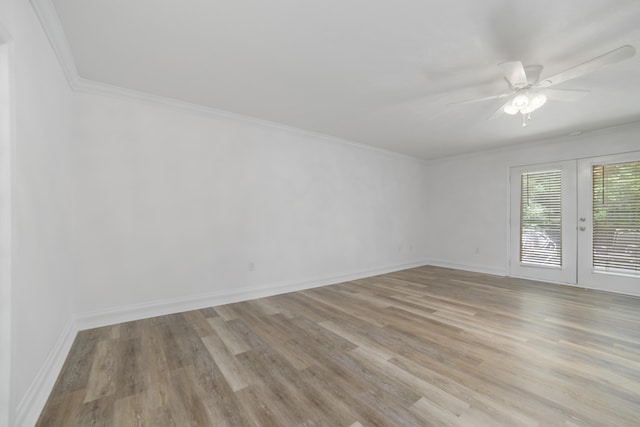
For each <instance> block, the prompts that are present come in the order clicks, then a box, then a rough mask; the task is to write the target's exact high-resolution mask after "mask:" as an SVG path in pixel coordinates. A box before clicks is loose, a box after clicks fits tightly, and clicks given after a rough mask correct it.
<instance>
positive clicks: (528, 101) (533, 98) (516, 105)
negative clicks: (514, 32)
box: [455, 45, 636, 126]
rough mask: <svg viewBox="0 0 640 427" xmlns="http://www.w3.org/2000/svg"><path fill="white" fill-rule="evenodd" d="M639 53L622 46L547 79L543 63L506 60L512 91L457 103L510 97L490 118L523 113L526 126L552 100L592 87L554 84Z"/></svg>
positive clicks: (572, 98)
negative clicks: (571, 87) (544, 74)
mask: <svg viewBox="0 0 640 427" xmlns="http://www.w3.org/2000/svg"><path fill="white" fill-rule="evenodd" d="M635 53H636V50H635V48H634V47H633V46H630V45H625V46H621V47H619V48H617V49H614V50H612V51H609V52H607V53H605V54H603V55H600V56H597V57H595V58H593V59H590V60H589V61H586V62H583V63H582V64H579V65H576V66H574V67H571V68H569V69H568V70H565V71H562V72H561V73H558V74H555V75H553V76H550V77H547V78H544V79H541V78H540V75H541V73H542V69H543V67H542V65H527V66H523V65H522V62H520V61H510V62H503V63H502V64H499V65H498V67H500V69H501V70H502V72H503V73H504V78H505V80H506V81H507V83H508V84H509V89H510V91H509V92H507V93H502V94H499V95H493V96H486V97H483V98H477V99H471V100H467V101H461V102H456V103H455V104H469V103H474V102H479V101H488V100H492V99H501V98H507V97H508V98H509V99H508V100H507V101H506V102H505V103H504V104H502V105H501V106H500V108H499V109H498V110H497V111H496V112H495V113H493V114H492V115H491V117H489V119H494V118H496V117H499V116H501V115H502V114H503V113H506V114H510V115H516V114H518V113H520V114H521V115H522V126H526V125H527V120H529V119H531V113H532V112H533V111H535V110H537V109H538V108H540V107H542V106H543V105H544V104H545V103H546V102H547V100H548V99H549V100H557V101H568V102H572V101H577V100H579V99H581V98H582V97H584V96H585V95H587V94H588V93H589V91H588V90H578V89H550V87H551V86H555V85H557V84H560V83H563V82H566V81H567V80H571V79H575V78H577V77H581V76H584V75H586V74H590V73H592V72H594V71H597V70H599V69H600V68H603V67H605V66H607V65H610V64H614V63H616V62H619V61H622V60H624V59H628V58H631V57H632V56H633V55H635Z"/></svg>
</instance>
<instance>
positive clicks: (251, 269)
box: [249, 261, 256, 271]
mask: <svg viewBox="0 0 640 427" xmlns="http://www.w3.org/2000/svg"><path fill="white" fill-rule="evenodd" d="M255 270H256V264H255V263H254V262H253V261H251V262H249V271H255Z"/></svg>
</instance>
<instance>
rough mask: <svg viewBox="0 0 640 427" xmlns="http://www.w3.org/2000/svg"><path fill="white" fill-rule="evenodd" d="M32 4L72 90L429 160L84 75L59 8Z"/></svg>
mask: <svg viewBox="0 0 640 427" xmlns="http://www.w3.org/2000/svg"><path fill="white" fill-rule="evenodd" d="M29 1H30V2H31V5H32V7H33V9H34V11H35V13H36V15H37V16H38V19H39V20H40V24H41V26H42V28H43V29H44V32H45V34H46V35H47V38H48V39H49V43H50V44H51V47H52V48H53V51H54V52H55V54H56V57H57V58H58V62H59V63H60V66H61V67H62V70H63V72H64V74H65V76H66V78H67V81H68V82H69V86H70V87H71V89H72V90H74V91H77V92H84V93H90V94H98V95H107V96H114V97H118V98H129V99H135V100H138V101H144V102H150V103H154V104H159V105H164V106H167V107H171V108H174V109H177V110H181V111H186V112H191V113H196V114H199V115H203V116H207V117H211V118H214V119H227V120H232V121H236V122H242V123H245V124H249V125H253V126H259V127H263V128H264V127H266V128H271V129H277V130H281V131H284V132H288V133H294V134H298V135H304V136H307V137H311V138H314V139H319V140H323V141H325V142H330V143H334V144H342V145H349V146H352V147H356V148H360V149H365V150H368V151H374V152H378V153H380V154H384V155H387V156H391V157H396V158H402V159H405V160H411V161H413V162H418V163H420V164H425V163H427V161H426V160H424V159H421V158H419V157H414V156H409V155H407V154H402V153H398V152H395V151H391V150H386V149H384V148H378V147H374V146H371V145H367V144H361V143H358V142H354V141H350V140H347V139H342V138H339V137H335V136H331V135H327V134H323V133H319V132H313V131H308V130H304V129H300V128H296V127H293V126H288V125H284V124H281V123H277V122H272V121H269V120H264V119H260V118H257V117H252V116H246V115H242V114H237V113H232V112H229V111H224V110H219V109H217V108H213V107H208V106H205V105H201V104H194V103H190V102H186V101H181V100H178V99H175V98H169V97H164V96H160V95H154V94H150V93H147V92H142V91H138V90H134V89H128V88H124V87H120V86H115V85H110V84H107V83H102V82H98V81H95V80H89V79H85V78H82V77H80V75H79V74H78V69H77V67H76V62H75V58H74V57H73V53H72V52H71V47H70V45H69V40H68V39H67V36H66V34H65V32H64V29H63V28H62V24H61V22H60V17H59V16H58V13H57V12H56V9H55V7H54V5H53V3H52V1H51V0H29Z"/></svg>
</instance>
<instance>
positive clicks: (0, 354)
mask: <svg viewBox="0 0 640 427" xmlns="http://www.w3.org/2000/svg"><path fill="white" fill-rule="evenodd" d="M12 64H13V40H12V38H11V37H10V36H9V34H8V33H7V32H6V31H5V30H4V27H3V26H2V24H1V23H0V425H11V421H12V419H11V418H12V413H13V411H12V410H11V318H12V315H11V302H12V299H11V298H12V297H11V286H12V281H11V278H12V273H11V265H12V255H11V251H12V238H11V228H12V226H11V224H12V219H11V212H12V197H13V196H12V185H11V176H12V163H13V161H12V159H13V147H14V139H15V98H14V96H13V95H14V93H15V88H14V80H13V67H12Z"/></svg>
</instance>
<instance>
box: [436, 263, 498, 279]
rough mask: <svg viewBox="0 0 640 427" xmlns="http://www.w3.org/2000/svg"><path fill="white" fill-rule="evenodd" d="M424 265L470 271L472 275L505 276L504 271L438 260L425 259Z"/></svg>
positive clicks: (484, 266)
mask: <svg viewBox="0 0 640 427" xmlns="http://www.w3.org/2000/svg"><path fill="white" fill-rule="evenodd" d="M425 263H426V265H431V266H433V267H443V268H452V269H454V270H463V271H472V272H474V273H484V274H492V275H494V276H503V277H504V276H507V270H506V269H502V268H495V267H487V266H486V265H473V264H459V263H456V262H451V261H444V260H439V259H427V260H425Z"/></svg>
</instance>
